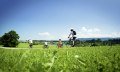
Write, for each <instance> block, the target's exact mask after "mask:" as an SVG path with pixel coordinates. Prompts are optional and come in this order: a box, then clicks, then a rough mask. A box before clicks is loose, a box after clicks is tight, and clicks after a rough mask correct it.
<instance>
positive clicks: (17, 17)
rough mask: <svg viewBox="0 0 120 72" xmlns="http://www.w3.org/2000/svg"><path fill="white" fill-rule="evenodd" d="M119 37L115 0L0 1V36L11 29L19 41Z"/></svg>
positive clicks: (118, 10)
mask: <svg viewBox="0 0 120 72" xmlns="http://www.w3.org/2000/svg"><path fill="white" fill-rule="evenodd" d="M70 28H74V30H76V32H77V37H78V38H89V37H120V1H119V0H0V36H2V35H3V34H4V33H6V32H8V31H10V30H15V31H17V33H18V34H19V35H20V39H21V40H27V39H29V38H31V39H40V40H52V39H57V40H58V39H59V38H61V39H67V36H68V34H69V32H70Z"/></svg>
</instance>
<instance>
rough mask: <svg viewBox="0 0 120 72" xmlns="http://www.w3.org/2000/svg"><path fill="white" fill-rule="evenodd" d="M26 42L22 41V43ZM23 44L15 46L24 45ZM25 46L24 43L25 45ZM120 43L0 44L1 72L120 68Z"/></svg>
mask: <svg viewBox="0 0 120 72" xmlns="http://www.w3.org/2000/svg"><path fill="white" fill-rule="evenodd" d="M24 46H25V45H24ZM24 46H18V47H21V48H24ZM26 47H27V45H26ZM119 71H120V46H112V47H109V46H102V47H77V48H66V47H63V48H61V49H58V48H57V47H56V46H51V47H49V49H43V48H38V46H36V47H35V48H34V47H33V48H32V49H30V48H28V49H7V48H6V49H3V48H0V72H119Z"/></svg>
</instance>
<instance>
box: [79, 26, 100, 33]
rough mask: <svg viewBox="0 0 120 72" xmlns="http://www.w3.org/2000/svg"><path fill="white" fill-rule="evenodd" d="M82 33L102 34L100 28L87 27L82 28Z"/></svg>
mask: <svg viewBox="0 0 120 72" xmlns="http://www.w3.org/2000/svg"><path fill="white" fill-rule="evenodd" d="M81 31H83V32H86V33H92V32H100V29H98V28H92V29H88V28H86V27H82V28H81Z"/></svg>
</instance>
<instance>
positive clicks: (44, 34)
mask: <svg viewBox="0 0 120 72" xmlns="http://www.w3.org/2000/svg"><path fill="white" fill-rule="evenodd" d="M38 35H40V36H50V33H49V32H43V33H38Z"/></svg>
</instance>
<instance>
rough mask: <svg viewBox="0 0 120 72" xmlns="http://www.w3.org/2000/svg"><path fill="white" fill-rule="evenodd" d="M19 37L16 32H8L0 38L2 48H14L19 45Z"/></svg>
mask: <svg viewBox="0 0 120 72" xmlns="http://www.w3.org/2000/svg"><path fill="white" fill-rule="evenodd" d="M18 39H19V35H18V34H17V33H16V31H13V30H11V31H9V32H8V33H5V34H4V35H3V36H2V37H1V42H2V45H3V46H4V47H16V46H17V45H18V44H19V41H18Z"/></svg>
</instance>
